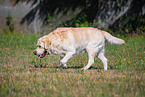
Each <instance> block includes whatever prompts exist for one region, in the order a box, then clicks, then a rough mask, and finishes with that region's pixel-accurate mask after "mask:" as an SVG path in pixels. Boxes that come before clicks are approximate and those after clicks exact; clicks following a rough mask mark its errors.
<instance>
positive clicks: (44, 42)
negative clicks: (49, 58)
mask: <svg viewBox="0 0 145 97" xmlns="http://www.w3.org/2000/svg"><path fill="white" fill-rule="evenodd" d="M50 44H51V41H50V40H49V39H48V37H46V36H43V37H42V38H40V39H39V40H38V42H37V48H36V50H35V51H34V52H33V53H34V54H35V55H38V59H40V58H43V57H45V56H46V55H47V54H48V48H49V45H50Z"/></svg>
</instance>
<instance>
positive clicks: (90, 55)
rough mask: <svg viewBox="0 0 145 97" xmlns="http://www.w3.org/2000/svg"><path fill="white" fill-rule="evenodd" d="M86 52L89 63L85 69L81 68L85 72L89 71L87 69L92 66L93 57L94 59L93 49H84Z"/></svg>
mask: <svg viewBox="0 0 145 97" xmlns="http://www.w3.org/2000/svg"><path fill="white" fill-rule="evenodd" d="M86 50H87V52H88V57H89V61H88V64H87V66H85V67H84V68H83V69H84V70H87V69H89V68H90V67H91V66H92V64H93V63H94V57H95V52H94V49H92V48H88V49H86Z"/></svg>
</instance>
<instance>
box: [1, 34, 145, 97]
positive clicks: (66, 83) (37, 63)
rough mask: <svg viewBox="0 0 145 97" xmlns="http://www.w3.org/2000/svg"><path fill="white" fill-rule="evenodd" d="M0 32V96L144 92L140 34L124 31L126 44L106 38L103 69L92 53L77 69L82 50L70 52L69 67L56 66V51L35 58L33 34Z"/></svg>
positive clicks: (144, 44) (103, 96) (98, 96)
mask: <svg viewBox="0 0 145 97" xmlns="http://www.w3.org/2000/svg"><path fill="white" fill-rule="evenodd" d="M118 36H119V35H118ZM0 37H1V38H0V45H1V47H0V97H5V96H6V97H20V96H23V97H24V96H28V97H36V96H37V97H91V96H93V97H143V96H145V37H144V36H141V35H137V36H129V35H128V36H124V37H123V39H124V40H125V41H126V43H127V45H119V46H118V45H110V44H109V43H108V42H106V54H105V56H106V57H107V58H108V70H107V71H104V70H103V64H102V62H101V61H100V60H99V59H97V58H95V63H94V65H93V66H92V67H91V68H90V69H89V70H86V71H81V70H80V68H82V67H83V66H85V65H86V64H87V61H88V57H87V54H79V55H75V56H74V57H73V58H72V59H70V60H69V62H68V63H67V64H68V69H62V70H57V67H58V66H59V57H58V56H52V55H50V56H46V57H45V58H42V59H40V60H38V59H37V56H34V55H33V53H32V52H33V50H34V49H35V48H36V42H37V39H38V38H39V37H38V36H37V35H31V34H21V33H20V34H18V33H0ZM119 37H122V36H119Z"/></svg>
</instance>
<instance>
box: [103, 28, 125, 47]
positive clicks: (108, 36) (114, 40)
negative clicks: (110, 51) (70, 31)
mask: <svg viewBox="0 0 145 97" xmlns="http://www.w3.org/2000/svg"><path fill="white" fill-rule="evenodd" d="M102 33H103V34H104V37H105V39H106V40H107V41H108V42H109V43H110V44H117V45H121V44H125V41H124V40H123V39H119V38H117V37H114V36H112V35H111V34H109V33H108V32H105V31H102Z"/></svg>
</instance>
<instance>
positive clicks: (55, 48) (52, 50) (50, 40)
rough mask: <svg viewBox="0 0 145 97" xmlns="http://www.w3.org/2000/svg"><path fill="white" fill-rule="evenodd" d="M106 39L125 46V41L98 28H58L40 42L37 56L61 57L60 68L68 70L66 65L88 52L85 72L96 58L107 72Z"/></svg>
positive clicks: (36, 51)
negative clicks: (73, 57) (78, 55)
mask: <svg viewBox="0 0 145 97" xmlns="http://www.w3.org/2000/svg"><path fill="white" fill-rule="evenodd" d="M105 39H106V40H107V41H108V42H109V43H111V44H118V45H120V44H125V41H124V40H122V39H119V38H116V37H114V36H112V35H111V34H109V33H108V32H105V31H102V30H99V29H97V28H92V27H82V28H57V29H56V30H54V31H53V32H51V33H49V34H48V35H45V36H43V37H41V38H40V39H39V40H38V42H37V46H38V47H37V49H36V50H35V54H36V55H42V56H43V54H44V52H45V51H47V52H48V54H53V55H59V56H60V59H61V60H60V67H66V68H67V65H66V63H67V62H68V60H69V59H70V58H71V57H72V56H73V55H74V54H78V53H82V52H84V51H87V53H88V57H89V60H88V64H87V65H86V66H85V67H84V68H83V69H84V70H86V69H88V68H90V66H91V65H92V64H93V63H94V57H95V56H97V57H98V58H99V59H100V60H101V61H102V62H103V64H104V70H107V59H106V58H105V56H104V53H105ZM43 57H44V56H43Z"/></svg>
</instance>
